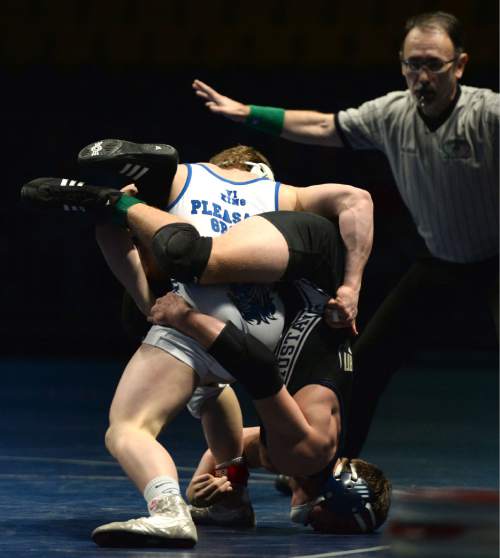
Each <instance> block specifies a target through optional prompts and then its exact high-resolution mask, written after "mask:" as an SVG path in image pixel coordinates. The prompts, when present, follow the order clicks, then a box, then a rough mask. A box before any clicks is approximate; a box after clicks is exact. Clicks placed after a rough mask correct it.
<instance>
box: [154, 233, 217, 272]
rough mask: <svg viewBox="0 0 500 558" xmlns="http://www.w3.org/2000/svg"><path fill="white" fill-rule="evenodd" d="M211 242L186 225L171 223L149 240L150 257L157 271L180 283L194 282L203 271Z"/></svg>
mask: <svg viewBox="0 0 500 558" xmlns="http://www.w3.org/2000/svg"><path fill="white" fill-rule="evenodd" d="M211 249H212V239H211V238H210V237H202V236H200V234H199V233H198V231H197V230H196V229H195V228H194V227H193V225H191V224H189V223H171V224H170V225H166V226H164V227H162V228H161V229H159V230H158V231H157V232H156V233H155V235H154V236H153V240H152V250H153V255H154V257H155V259H156V262H157V264H158V266H159V267H160V269H161V270H162V271H163V272H164V273H166V274H167V275H168V276H170V277H173V278H174V279H177V280H179V281H182V282H197V281H198V279H199V278H200V277H201V275H202V273H203V271H204V270H205V268H206V266H207V263H208V259H209V258H210V252H211Z"/></svg>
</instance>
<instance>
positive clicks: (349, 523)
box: [309, 503, 361, 534]
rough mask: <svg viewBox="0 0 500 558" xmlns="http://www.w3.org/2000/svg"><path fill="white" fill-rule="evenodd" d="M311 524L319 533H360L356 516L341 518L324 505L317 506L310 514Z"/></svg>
mask: <svg viewBox="0 0 500 558" xmlns="http://www.w3.org/2000/svg"><path fill="white" fill-rule="evenodd" d="M309 524H310V525H311V527H312V528H313V529H314V530H315V531H317V532H318V533H337V534H353V533H360V532H361V531H360V528H359V525H358V524H357V522H356V520H355V519H354V516H340V515H338V514H336V513H335V512H334V511H332V510H329V509H328V508H327V507H326V505H325V504H324V503H320V504H316V506H314V508H313V509H312V510H311V511H310V512H309Z"/></svg>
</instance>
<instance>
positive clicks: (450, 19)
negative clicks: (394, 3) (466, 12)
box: [403, 12, 464, 54]
mask: <svg viewBox="0 0 500 558" xmlns="http://www.w3.org/2000/svg"><path fill="white" fill-rule="evenodd" d="M415 27H419V28H426V27H439V28H440V29H442V30H443V31H446V33H447V34H448V36H449V37H450V39H451V42H452V43H453V46H454V47H455V52H456V53H457V54H460V53H461V52H463V51H464V37H463V29H462V24H461V23H460V20H459V19H458V18H457V17H456V16H454V15H453V14H449V13H447V12H426V13H423V14H418V15H416V16H412V17H410V18H408V19H407V20H406V23H405V28H404V37H403V43H404V40H405V39H406V36H407V35H408V33H409V32H410V31H411V30H412V29H414V28H415Z"/></svg>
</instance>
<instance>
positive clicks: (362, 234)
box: [280, 184, 373, 328]
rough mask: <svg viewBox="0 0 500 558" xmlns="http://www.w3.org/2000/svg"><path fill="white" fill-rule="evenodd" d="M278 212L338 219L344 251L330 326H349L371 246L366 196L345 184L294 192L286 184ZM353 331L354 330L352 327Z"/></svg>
mask: <svg viewBox="0 0 500 558" xmlns="http://www.w3.org/2000/svg"><path fill="white" fill-rule="evenodd" d="M280 209H289V210H294V211H308V212H311V213H316V214H318V215H322V216H323V217H326V218H328V219H333V218H338V221H339V228H340V234H341V236H342V240H343V241H344V245H345V248H346V264H345V271H344V282H343V285H341V287H340V288H339V290H338V291H337V293H336V297H335V299H332V300H331V301H330V303H329V305H328V307H329V309H330V310H337V311H338V312H340V314H341V316H340V318H343V320H340V321H339V320H335V324H333V323H332V320H331V318H330V314H329V313H327V314H326V318H327V321H329V323H330V325H335V326H337V327H339V326H340V327H345V326H346V325H349V324H350V323H352V322H353V320H354V319H355V317H356V314H357V304H358V298H359V291H360V289H361V282H362V277H363V270H364V268H365V265H366V262H367V260H368V257H369V255H370V252H371V248H372V244H373V202H372V199H371V196H370V194H369V193H368V192H367V191H366V190H363V189H361V188H355V187H354V186H349V185H347V184H319V185H315V186H309V187H307V188H295V187H293V186H288V185H286V184H284V185H282V188H281V191H280ZM354 328H355V326H354Z"/></svg>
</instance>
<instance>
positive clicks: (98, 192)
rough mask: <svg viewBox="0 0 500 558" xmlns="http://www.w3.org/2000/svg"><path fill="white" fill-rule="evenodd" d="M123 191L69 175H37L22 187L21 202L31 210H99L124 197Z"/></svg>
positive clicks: (109, 206) (83, 211)
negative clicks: (65, 176)
mask: <svg viewBox="0 0 500 558" xmlns="http://www.w3.org/2000/svg"><path fill="white" fill-rule="evenodd" d="M122 195H123V194H122V193H121V192H120V191H119V190H115V189H113V188H101V187H99V186H91V185H90V184H85V183H84V182H81V181H77V180H70V179H69V178H45V177H44V178H35V179H34V180H31V181H30V182H28V183H26V184H25V185H24V186H23V187H22V188H21V203H22V205H23V206H24V207H27V208H30V209H42V210H43V209H56V210H60V211H69V212H82V213H85V212H89V211H90V212H99V211H102V210H104V209H106V208H110V209H111V207H112V206H113V205H114V204H115V203H116V202H117V201H118V200H119V199H120V198H121V197H122Z"/></svg>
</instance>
